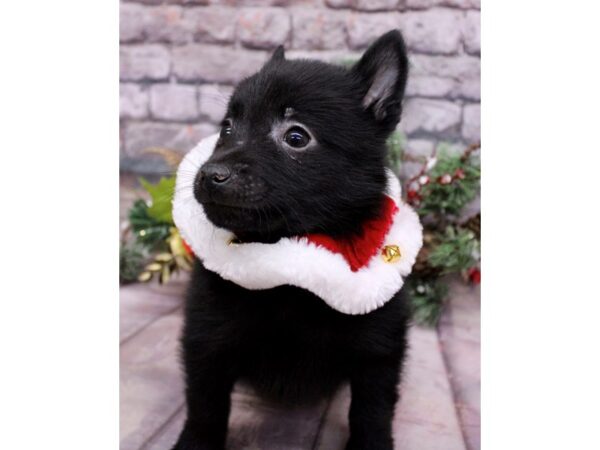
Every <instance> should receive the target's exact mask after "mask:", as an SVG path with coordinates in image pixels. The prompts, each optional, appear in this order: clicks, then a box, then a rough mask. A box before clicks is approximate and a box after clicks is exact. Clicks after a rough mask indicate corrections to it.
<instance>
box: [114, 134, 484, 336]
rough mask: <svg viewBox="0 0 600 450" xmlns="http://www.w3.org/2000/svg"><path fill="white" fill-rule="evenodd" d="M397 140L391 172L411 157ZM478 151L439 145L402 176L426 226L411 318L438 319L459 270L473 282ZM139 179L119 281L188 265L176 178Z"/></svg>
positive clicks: (160, 275) (172, 157)
mask: <svg viewBox="0 0 600 450" xmlns="http://www.w3.org/2000/svg"><path fill="white" fill-rule="evenodd" d="M403 146H404V138H403V136H402V135H401V134H400V133H394V134H393V135H392V136H391V137H390V139H389V140H388V147H389V150H390V152H389V154H390V166H391V167H392V169H393V170H395V171H396V172H398V171H399V169H400V167H401V165H402V162H403V161H407V160H410V159H409V158H408V157H405V156H404V155H403V151H402V148H403ZM478 149H479V144H475V145H471V146H469V147H468V148H467V149H466V150H465V151H464V152H463V153H462V154H458V155H457V154H456V153H453V152H451V151H450V147H449V146H447V145H443V144H442V145H440V147H439V148H438V149H437V150H436V151H434V152H433V154H432V155H431V156H430V157H428V158H427V159H426V160H425V161H422V168H421V170H420V171H419V173H418V174H417V175H415V176H414V177H412V178H410V179H409V180H407V181H406V182H405V186H406V189H405V196H406V201H407V202H408V203H410V204H411V205H412V206H413V207H414V208H415V210H416V211H417V213H418V214H419V216H420V218H421V222H422V224H423V228H424V238H423V240H424V243H423V248H422V249H421V252H420V253H419V255H418V257H417V262H416V264H415V266H414V268H413V274H412V275H411V277H410V278H409V282H408V284H407V287H406V288H407V289H408V294H409V298H410V301H411V305H412V307H413V312H414V313H413V318H414V320H415V322H417V323H420V324H427V325H435V324H436V323H437V321H438V319H439V317H440V314H441V311H442V308H443V305H444V302H445V299H446V294H447V277H446V276H447V275H451V274H461V275H462V276H463V278H464V280H465V281H466V282H469V283H473V284H478V283H479V282H480V280H481V272H480V255H479V248H480V214H476V215H474V216H472V217H468V218H465V217H464V214H465V213H464V212H465V210H466V209H467V208H466V207H467V205H469V204H470V203H471V202H472V201H473V200H474V199H475V198H476V197H477V195H478V193H479V186H480V167H479V161H478V158H477V157H476V156H475V153H476V151H477V150H478ZM159 150H160V151H156V149H153V150H152V152H153V153H159V154H162V155H163V156H164V157H165V159H166V160H167V162H168V163H169V164H170V165H171V166H172V167H173V168H174V167H175V166H176V165H177V163H178V162H179V159H180V157H178V156H176V155H177V153H176V152H172V151H168V150H165V149H159ZM140 183H141V185H142V187H143V188H144V189H145V190H146V191H147V192H148V194H149V197H150V200H149V201H145V200H142V199H139V200H137V201H135V203H134V204H133V206H132V207H131V209H130V210H129V218H128V219H129V220H128V222H127V223H125V224H124V225H123V233H122V237H121V247H120V281H121V282H122V283H127V282H132V281H136V280H137V281H141V282H148V281H151V280H153V279H156V280H158V282H159V283H167V282H168V281H169V280H170V279H171V277H172V275H173V274H174V273H177V272H180V271H189V270H191V267H192V263H193V258H194V257H193V256H192V253H191V251H190V250H189V248H187V246H186V244H185V242H184V241H183V240H182V239H181V236H180V235H179V232H178V230H177V228H175V226H174V223H173V217H172V205H171V200H172V198H173V194H174V189H175V177H174V176H171V177H166V178H165V177H163V178H161V179H160V181H158V183H156V184H152V183H149V182H148V181H146V180H145V179H143V178H141V179H140Z"/></svg>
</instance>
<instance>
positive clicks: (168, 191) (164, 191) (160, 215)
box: [140, 177, 175, 223]
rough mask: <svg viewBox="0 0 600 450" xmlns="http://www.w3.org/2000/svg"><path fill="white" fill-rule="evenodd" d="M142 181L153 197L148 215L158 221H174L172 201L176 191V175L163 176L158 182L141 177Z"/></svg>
mask: <svg viewBox="0 0 600 450" xmlns="http://www.w3.org/2000/svg"><path fill="white" fill-rule="evenodd" d="M140 183H141V184H142V186H144V189H146V190H147V191H148V193H149V194H150V196H151V197H152V201H151V204H150V207H149V208H148V215H149V216H150V217H152V218H154V219H156V220H157V221H158V222H164V223H173V214H172V201H173V194H174V193H175V177H167V178H165V177H161V179H160V181H159V182H158V183H157V184H152V183H150V182H148V181H147V180H145V179H144V178H140Z"/></svg>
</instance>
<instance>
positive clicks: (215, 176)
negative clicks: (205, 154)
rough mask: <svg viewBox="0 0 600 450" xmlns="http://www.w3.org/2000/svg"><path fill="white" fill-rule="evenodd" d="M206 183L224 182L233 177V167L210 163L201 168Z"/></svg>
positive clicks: (216, 183) (217, 183)
mask: <svg viewBox="0 0 600 450" xmlns="http://www.w3.org/2000/svg"><path fill="white" fill-rule="evenodd" d="M200 174H201V175H202V180H203V182H204V184H205V185H219V184H224V183H226V182H227V180H229V178H230V177H231V169H229V167H227V166H226V165H224V164H217V163H209V164H205V165H203V166H202V168H201V169H200Z"/></svg>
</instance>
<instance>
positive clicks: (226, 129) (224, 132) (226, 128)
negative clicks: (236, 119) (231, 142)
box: [221, 119, 233, 137]
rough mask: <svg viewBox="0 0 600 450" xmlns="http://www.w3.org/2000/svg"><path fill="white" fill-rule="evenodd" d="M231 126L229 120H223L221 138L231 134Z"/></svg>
mask: <svg viewBox="0 0 600 450" xmlns="http://www.w3.org/2000/svg"><path fill="white" fill-rule="evenodd" d="M232 128H233V124H232V123H231V120H229V119H225V120H224V121H223V124H222V125H221V137H225V136H229V135H230V134H231V131H232Z"/></svg>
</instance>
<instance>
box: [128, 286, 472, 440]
mask: <svg viewBox="0 0 600 450" xmlns="http://www.w3.org/2000/svg"><path fill="white" fill-rule="evenodd" d="M185 282H186V278H182V279H177V280H174V281H172V282H171V283H170V284H168V285H166V286H159V285H157V284H133V285H128V286H124V287H122V288H121V300H120V305H121V306H120V308H121V313H120V314H121V323H120V332H121V353H120V359H121V386H120V394H121V411H120V413H121V415H120V424H121V450H137V449H154V450H163V449H169V448H170V446H171V445H172V444H173V443H174V441H175V439H176V437H177V433H178V432H179V430H180V429H181V426H182V423H183V420H184V418H185V407H184V401H183V391H182V390H183V386H182V377H181V372H180V367H179V363H178V349H177V339H178V336H179V333H180V328H181V318H182V316H181V314H182V308H181V301H182V292H183V289H184V286H185ZM410 343H411V349H410V354H409V358H408V361H407V364H406V373H405V376H404V382H403V383H402V385H401V400H400V402H399V403H398V406H397V410H396V416H395V419H394V436H395V442H396V448H398V449H404V450H463V449H469V450H475V449H479V384H480V383H479V292H478V290H473V289H472V288H469V287H466V286H462V285H461V284H460V283H455V284H454V285H453V287H452V302H451V303H450V305H449V308H448V309H447V310H446V312H445V314H444V317H443V319H442V321H441V323H440V326H439V327H438V329H437V330H433V329H424V328H419V327H414V328H413V329H412V330H411V334H410ZM349 401H350V395H349V388H348V386H343V387H342V388H341V389H340V390H339V392H338V393H337V394H336V395H335V396H334V397H333V398H331V399H329V400H328V401H326V402H323V403H322V404H321V405H319V406H318V407H315V408H312V409H296V410H282V409H280V408H279V407H277V406H276V405H272V404H269V403H266V402H265V401H263V400H261V399H259V398H257V397H256V396H254V395H253V393H252V392H251V391H250V390H249V389H248V388H247V387H245V386H241V385H238V386H236V389H235V391H234V393H233V396H232V402H233V408H232V413H231V417H230V424H229V437H228V448H231V449H297V450H300V449H321V450H336V449H343V448H344V444H345V440H346V438H347V435H348V426H347V417H346V416H347V412H348V406H349Z"/></svg>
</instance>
